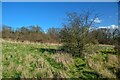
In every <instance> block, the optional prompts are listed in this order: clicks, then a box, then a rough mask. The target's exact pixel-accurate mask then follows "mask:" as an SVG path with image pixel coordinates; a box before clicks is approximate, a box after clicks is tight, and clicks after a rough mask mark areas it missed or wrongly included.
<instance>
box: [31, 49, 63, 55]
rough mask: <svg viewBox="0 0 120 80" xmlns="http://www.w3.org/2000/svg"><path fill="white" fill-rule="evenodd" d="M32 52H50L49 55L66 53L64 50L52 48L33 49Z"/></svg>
mask: <svg viewBox="0 0 120 80" xmlns="http://www.w3.org/2000/svg"><path fill="white" fill-rule="evenodd" d="M30 50H37V51H39V52H41V53H44V52H48V53H53V54H54V53H65V51H64V50H63V49H61V48H60V49H51V48H31V49H30Z"/></svg>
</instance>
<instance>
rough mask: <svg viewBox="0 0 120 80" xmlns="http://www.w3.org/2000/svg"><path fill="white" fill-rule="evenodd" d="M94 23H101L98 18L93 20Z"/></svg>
mask: <svg viewBox="0 0 120 80" xmlns="http://www.w3.org/2000/svg"><path fill="white" fill-rule="evenodd" d="M91 20H93V19H91ZM94 22H95V23H101V22H102V20H100V19H99V18H96V19H95V20H94Z"/></svg>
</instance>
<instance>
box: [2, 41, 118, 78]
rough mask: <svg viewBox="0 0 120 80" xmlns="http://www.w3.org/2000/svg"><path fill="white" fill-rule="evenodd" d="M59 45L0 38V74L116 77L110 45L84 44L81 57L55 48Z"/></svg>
mask: <svg viewBox="0 0 120 80" xmlns="http://www.w3.org/2000/svg"><path fill="white" fill-rule="evenodd" d="M59 46H60V45H48V44H37V43H20V42H11V41H2V65H3V69H2V71H3V72H2V77H3V78H8V77H9V78H33V77H34V78H81V79H83V78H84V79H88V78H116V77H117V76H116V74H117V68H118V58H117V55H116V52H115V50H114V49H113V46H104V45H100V46H98V45H91V46H89V47H87V46H86V49H85V51H84V53H86V57H85V58H78V57H72V56H71V55H69V54H67V53H62V52H56V50H57V49H58V47H59Z"/></svg>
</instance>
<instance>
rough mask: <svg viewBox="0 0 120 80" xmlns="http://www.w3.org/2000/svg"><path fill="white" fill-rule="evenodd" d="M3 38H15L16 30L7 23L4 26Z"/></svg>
mask: <svg viewBox="0 0 120 80" xmlns="http://www.w3.org/2000/svg"><path fill="white" fill-rule="evenodd" d="M2 38H4V39H10V38H11V39H13V38H14V31H13V30H12V28H11V27H10V26H6V25H3V26H2Z"/></svg>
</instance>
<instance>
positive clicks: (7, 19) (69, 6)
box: [2, 2, 118, 31]
mask: <svg viewBox="0 0 120 80" xmlns="http://www.w3.org/2000/svg"><path fill="white" fill-rule="evenodd" d="M88 9H91V10H93V9H94V10H95V13H98V14H102V16H100V17H99V18H98V19H96V23H97V22H98V23H99V25H97V26H100V27H106V26H111V25H112V26H115V25H118V4H117V3H116V2H3V3H2V23H3V24H4V25H9V26H11V27H13V28H14V29H17V28H20V27H22V26H29V25H39V26H40V27H41V28H42V29H43V30H44V31H46V30H47V29H48V28H50V27H56V28H60V27H62V23H63V22H64V18H66V13H67V12H78V13H81V12H82V11H83V10H88Z"/></svg>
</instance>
